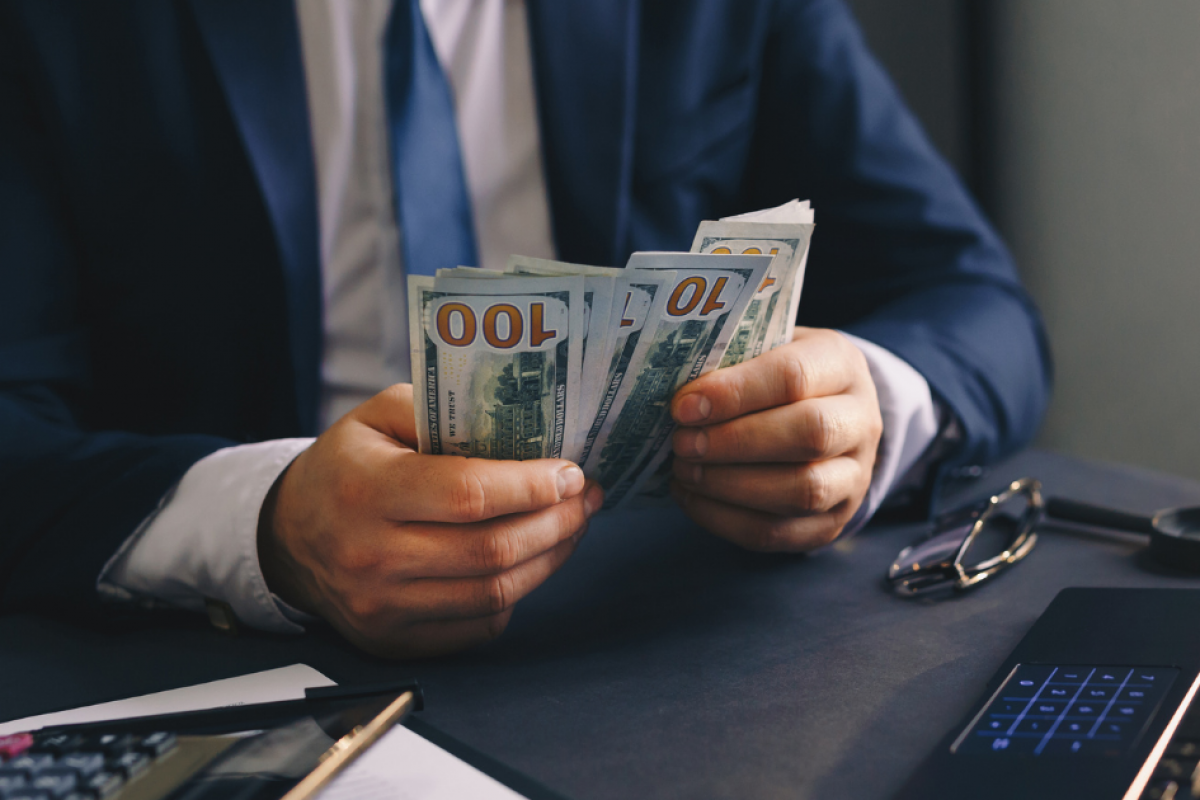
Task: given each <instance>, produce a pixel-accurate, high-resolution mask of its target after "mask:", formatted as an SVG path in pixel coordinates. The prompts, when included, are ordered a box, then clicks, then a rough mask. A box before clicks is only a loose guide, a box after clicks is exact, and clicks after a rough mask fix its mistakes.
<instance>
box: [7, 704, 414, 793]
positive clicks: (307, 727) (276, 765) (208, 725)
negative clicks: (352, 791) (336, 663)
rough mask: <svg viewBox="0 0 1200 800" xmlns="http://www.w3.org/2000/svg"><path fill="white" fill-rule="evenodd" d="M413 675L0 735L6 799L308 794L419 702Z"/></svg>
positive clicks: (318, 790)
mask: <svg viewBox="0 0 1200 800" xmlns="http://www.w3.org/2000/svg"><path fill="white" fill-rule="evenodd" d="M420 702H421V696H420V691H419V688H418V687H417V685H416V683H415V682H414V681H404V682H401V683H398V684H388V685H384V686H370V687H361V686H360V687H353V686H351V687H322V688H319V689H309V690H307V692H306V696H305V698H304V699H303V700H295V701H286V702H279V703H263V704H259V705H247V706H236V707H232V708H225V709H217V710H214V711H200V712H193V713H186V714H172V715H164V716H158V717H140V718H136V719H126V720H114V721H108V722H99V723H92V724H86V725H72V726H64V727H56V728H46V729H42V730H39V731H31V732H28V733H19V734H14V735H10V736H4V737H0V800H229V799H230V798H236V799H237V800H283V799H286V800H309V798H313V797H316V796H317V795H318V794H319V793H320V791H321V790H322V789H323V788H324V787H325V786H326V785H327V784H328V783H329V781H331V780H332V779H333V778H334V777H336V775H337V774H339V773H340V771H341V770H342V769H344V768H345V767H346V766H348V765H349V764H350V763H351V762H352V761H353V760H354V759H355V758H357V757H358V755H360V754H361V753H362V752H364V751H365V750H366V748H368V747H370V746H371V745H372V744H373V743H374V742H375V741H376V740H377V739H378V738H380V737H381V736H382V735H383V734H385V733H386V732H387V731H388V730H390V729H391V727H392V726H394V725H396V724H397V723H398V722H400V721H401V720H403V719H404V718H405V717H407V715H408V713H409V712H410V711H412V710H414V709H416V708H418V707H419V706H420Z"/></svg>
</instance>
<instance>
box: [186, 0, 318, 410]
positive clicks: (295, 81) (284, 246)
mask: <svg viewBox="0 0 1200 800" xmlns="http://www.w3.org/2000/svg"><path fill="white" fill-rule="evenodd" d="M192 8H193V10H194V12H195V17H196V21H197V23H198V25H199V27H200V31H201V35H202V37H203V39H204V42H205V44H206V46H207V48H208V52H209V55H210V57H211V58H212V62H213V65H214V67H215V68H216V73H217V76H218V78H219V80H220V82H221V84H222V86H223V88H224V90H225V93H226V96H227V97H228V99H229V105H230V108H231V110H232V113H233V117H234V119H235V121H236V123H237V126H238V130H239V132H240V133H241V137H242V141H243V142H244V144H245V147H246V151H247V154H248V156H249V159H250V163H251V165H252V166H253V169H254V172H255V175H256V177H257V178H258V183H259V186H260V187H261V188H262V192H263V199H264V201H265V202H266V205H267V210H268V213H269V214H270V217H271V221H272V223H273V225H274V228H275V238H276V241H277V243H278V246H279V255H280V259H281V261H282V262H283V267H284V278H285V284H286V287H287V307H288V328H289V331H288V332H289V334H290V336H289V339H290V343H291V357H292V367H293V374H294V380H295V394H296V408H297V412H298V416H299V420H300V425H301V428H302V429H304V431H305V432H312V431H315V429H316V427H317V400H318V393H319V385H320V384H319V380H320V358H321V325H322V320H321V274H320V249H319V247H320V245H319V240H318V235H319V234H318V231H319V228H318V220H317V195H316V192H317V185H316V176H315V171H314V167H313V150H312V143H311V139H310V136H309V119H308V100H307V95H306V93H305V83H304V61H303V57H302V54H301V50H300V31H299V26H298V24H297V21H296V15H295V9H294V6H293V3H292V0H255V2H252V3H246V2H238V1H237V0H192Z"/></svg>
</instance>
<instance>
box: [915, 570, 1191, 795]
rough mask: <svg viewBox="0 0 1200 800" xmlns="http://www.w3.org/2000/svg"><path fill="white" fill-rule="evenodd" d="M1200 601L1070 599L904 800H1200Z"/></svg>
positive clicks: (1159, 596)
mask: <svg viewBox="0 0 1200 800" xmlns="http://www.w3.org/2000/svg"><path fill="white" fill-rule="evenodd" d="M1197 687H1200V589H1198V590H1189V589H1065V590H1063V591H1062V592H1060V593H1059V594H1058V596H1057V597H1056V598H1055V599H1054V601H1053V602H1052V603H1051V604H1050V607H1049V608H1047V609H1046V612H1045V613H1044V614H1043V615H1042V616H1041V617H1040V618H1039V619H1038V621H1037V622H1036V623H1035V624H1034V626H1033V628H1032V629H1031V630H1030V631H1029V633H1028V634H1026V636H1025V638H1024V639H1022V640H1021V642H1020V644H1018V645H1017V647H1016V649H1015V650H1013V652H1012V654H1011V655H1010V656H1009V657H1008V659H1007V660H1006V661H1005V662H1004V663H1003V664H1002V665H1000V668H999V669H998V670H997V671H996V673H995V675H994V676H993V677H992V679H991V680H990V681H989V682H988V684H987V687H986V690H985V691H984V692H983V694H982V696H981V697H980V699H979V701H978V702H977V703H976V704H975V707H974V708H973V709H972V710H971V712H970V713H969V714H968V715H967V717H966V718H965V719H963V720H962V722H961V723H960V724H959V725H957V726H956V727H955V728H954V729H952V730H951V731H949V732H948V733H947V734H946V736H945V738H944V739H943V740H942V742H941V743H940V744H939V745H938V747H937V749H936V750H935V751H934V752H933V754H932V755H930V757H929V758H928V759H927V760H926V761H925V762H924V763H923V764H922V765H921V766H920V768H919V769H918V770H917V771H916V773H915V774H914V775H913V776H912V777H911V778H910V779H909V781H908V782H907V783H906V784H905V785H904V787H903V788H902V789H901V790H900V792H899V793H898V794H897V795H896V798H897V800H910V799H912V798H923V799H924V798H938V799H939V800H951V798H971V800H991V798H1006V800H1007V799H1008V798H1022V800H1041V798H1046V800H1049V799H1050V798H1054V800H1062V799H1063V798H1076V797H1079V798H1091V799H1094V800H1106V799H1108V798H1111V800H1142V799H1143V798H1148V799H1150V800H1187V798H1193V797H1195V798H1200V767H1198V766H1197V765H1198V764H1200V701H1197V700H1196V692H1197Z"/></svg>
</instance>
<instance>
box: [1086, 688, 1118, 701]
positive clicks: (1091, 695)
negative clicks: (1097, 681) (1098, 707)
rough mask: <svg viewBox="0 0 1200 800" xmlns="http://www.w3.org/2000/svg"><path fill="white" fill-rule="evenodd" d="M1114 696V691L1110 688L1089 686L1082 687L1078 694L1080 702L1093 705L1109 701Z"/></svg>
mask: <svg viewBox="0 0 1200 800" xmlns="http://www.w3.org/2000/svg"><path fill="white" fill-rule="evenodd" d="M1114 694H1116V689H1114V688H1113V687H1111V686H1092V685H1091V684H1089V685H1087V686H1085V687H1083V691H1082V692H1080V693H1079V699H1080V700H1090V701H1092V702H1093V703H1096V702H1100V701H1105V702H1107V701H1109V700H1111V699H1112V698H1113V695H1114Z"/></svg>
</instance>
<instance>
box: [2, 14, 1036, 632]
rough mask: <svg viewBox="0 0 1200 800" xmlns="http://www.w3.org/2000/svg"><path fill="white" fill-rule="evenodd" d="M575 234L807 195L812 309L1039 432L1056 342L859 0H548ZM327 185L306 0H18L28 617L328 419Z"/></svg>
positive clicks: (11, 465)
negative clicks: (155, 513)
mask: <svg viewBox="0 0 1200 800" xmlns="http://www.w3.org/2000/svg"><path fill="white" fill-rule="evenodd" d="M528 6H529V24H530V32H531V41H532V50H533V62H534V72H535V80H536V89H537V97H538V108H539V117H540V124H541V134H542V140H543V145H544V153H545V168H546V176H547V181H548V188H549V195H550V205H551V212H552V218H553V229H554V236H555V242H556V244H557V247H558V252H559V254H560V256H561V257H562V258H564V259H567V260H570V261H576V262H583V263H589V264H609V265H613V264H615V265H619V264H622V263H624V261H625V259H626V257H627V256H628V255H629V253H631V252H632V251H634V250H655V249H666V250H670V249H675V250H683V249H687V248H688V247H689V245H690V243H691V238H692V235H693V232H694V231H695V228H696V225H697V223H698V222H700V221H701V220H703V219H715V218H717V217H720V216H722V215H727V214H732V213H737V212H742V211H748V210H752V209H757V208H765V207H768V206H773V205H776V204H779V203H782V202H784V201H787V200H789V199H791V198H793V197H801V198H811V199H812V200H813V202H814V204H815V207H816V208H817V210H818V229H817V233H816V235H815V237H814V243H813V247H812V253H811V258H810V261H809V268H808V276H807V286H806V287H805V289H804V300H803V303H802V305H801V312H800V321H801V322H803V323H804V324H807V325H814V326H830V327H839V328H842V329H844V330H847V331H850V332H853V333H856V334H858V335H860V336H863V337H865V338H867V339H870V340H873V341H876V342H878V343H880V344H881V345H883V346H884V347H886V348H888V349H889V350H891V351H892V352H894V353H897V354H898V355H900V356H901V357H902V358H904V359H906V360H907V361H908V362H909V363H911V364H912V365H913V366H915V367H916V368H917V369H918V370H919V371H920V372H921V373H922V374H923V375H924V376H925V377H926V378H927V379H928V381H929V384H930V385H931V386H932V388H933V390H934V392H935V393H936V395H937V396H938V397H939V398H940V399H941V400H942V401H943V402H945V403H946V404H947V406H948V407H949V408H950V409H951V410H952V411H953V412H954V414H955V415H956V416H957V418H958V420H959V421H960V422H961V424H962V427H963V431H964V440H963V446H962V448H961V450H960V452H959V453H958V454H957V455H956V456H955V458H956V460H957V461H958V462H960V463H966V462H985V461H990V460H993V459H996V458H997V457H999V456H1001V455H1003V454H1005V453H1007V452H1009V451H1012V450H1014V449H1015V448H1017V447H1019V446H1020V445H1022V444H1023V443H1025V442H1026V441H1028V439H1029V438H1030V437H1031V435H1032V434H1033V432H1034V429H1035V427H1036V425H1037V424H1038V422H1039V420H1040V418H1041V415H1042V412H1043V409H1044V405H1045V403H1046V399H1047V392H1048V383H1049V366H1048V364H1049V360H1048V354H1047V350H1046V345H1045V342H1044V339H1043V335H1042V331H1041V327H1040V323H1039V321H1038V317H1037V313H1036V311H1035V309H1034V308H1033V306H1032V305H1031V303H1030V301H1029V298H1028V297H1027V296H1026V294H1025V292H1024V291H1023V289H1022V288H1021V286H1020V284H1019V282H1018V279H1017V276H1016V274H1015V271H1014V269H1013V265H1012V264H1011V262H1010V259H1009V257H1008V255H1007V254H1006V252H1005V250H1004V247H1003V246H1002V244H1001V243H1000V241H999V240H998V239H997V237H996V234H995V233H994V232H993V231H992V229H991V228H990V227H989V226H988V224H987V222H986V221H985V220H984V219H983V218H982V217H981V215H980V213H979V211H978V210H977V208H976V206H975V205H974V203H973V202H972V201H971V200H970V198H969V197H968V196H967V194H966V193H965V191H964V190H963V188H962V186H961V185H960V183H959V181H958V180H957V179H956V177H955V176H954V175H953V174H952V172H951V170H950V169H949V168H948V167H947V165H946V164H945V163H944V162H943V160H942V159H941V158H940V157H939V156H938V155H937V154H936V153H935V152H934V151H933V149H932V148H931V146H930V144H929V142H928V141H927V140H926V138H925V136H924V135H923V133H922V132H921V130H920V129H919V127H918V125H917V124H916V122H915V121H914V120H913V118H912V116H911V114H910V113H909V112H908V111H907V110H906V109H905V107H904V105H903V103H902V101H901V100H900V98H899V97H898V96H897V93H896V90H895V89H894V87H893V86H892V84H891V83H890V82H889V81H888V79H887V78H886V77H885V75H884V73H883V72H882V71H881V69H880V67H879V65H878V64H877V63H876V62H875V60H874V59H873V58H872V57H871V55H870V54H869V53H868V51H867V49H866V47H865V45H864V43H863V40H862V37H861V34H860V32H859V31H858V29H857V28H856V26H855V24H854V22H853V20H852V18H851V16H850V13H849V12H848V10H847V9H846V7H845V6H844V5H843V3H842V2H840V1H839V0H641V1H640V2H639V0H603V2H582V1H576V2H564V1H563V0H528ZM317 237H318V228H317V201H316V184H315V179H314V171H313V157H312V146H311V141H310V138H309V124H308V111H307V108H306V97H305V88H304V76H303V64H302V59H301V52H300V43H299V34H298V29H297V23H296V19H295V15H294V11H293V8H292V0H255V2H253V3H243V2H237V0H211V1H210V0H171V1H170V2H167V1H165V0H141V1H138V0H119V1H118V0H113V1H112V2H83V1H82V0H80V2H67V0H0V608H6V609H13V608H26V607H37V608H42V609H47V608H75V609H80V608H84V607H87V606H89V605H91V604H94V603H96V592H95V581H96V578H97V575H98V573H99V572H100V570H101V568H102V566H103V564H104V563H105V561H106V560H107V559H108V558H109V557H111V556H112V554H113V553H114V552H115V550H116V549H117V547H118V546H119V545H120V544H121V542H122V541H123V540H124V539H125V538H126V537H127V536H129V535H130V533H131V532H132V531H133V530H134V529H135V528H136V527H137V525H138V524H139V523H140V522H141V521H142V520H143V519H144V518H145V517H146V516H147V515H148V514H149V513H150V512H151V511H152V510H153V509H154V508H155V505H156V504H157V503H158V502H159V500H160V498H161V497H162V496H163V495H164V493H165V492H166V491H167V490H168V489H169V488H170V487H171V486H172V485H173V484H174V483H175V482H176V481H177V480H178V479H179V477H180V476H181V475H182V474H183V473H184V472H185V471H186V470H187V469H188V467H189V466H190V465H191V464H193V463H194V462H195V461H197V460H198V459H200V458H202V457H203V456H205V455H207V454H208V453H210V452H212V451H214V450H216V449H218V448H221V447H225V446H228V445H231V444H234V443H239V442H247V441H255V440H261V439H266V438H273V437H282V436H295V435H306V434H312V433H314V428H315V425H316V408H317V397H318V380H319V372H318V370H319V364H320V342H321V324H322V322H321V301H320V297H321V293H320V265H319V260H318V241H317Z"/></svg>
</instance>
